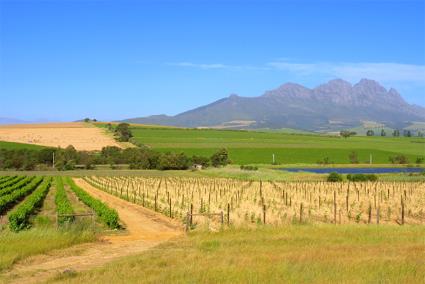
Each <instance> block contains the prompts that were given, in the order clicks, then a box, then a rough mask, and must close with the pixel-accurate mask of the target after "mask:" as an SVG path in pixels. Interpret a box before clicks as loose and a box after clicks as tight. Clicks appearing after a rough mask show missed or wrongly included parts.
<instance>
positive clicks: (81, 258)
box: [3, 179, 183, 283]
mask: <svg viewBox="0 0 425 284" xmlns="http://www.w3.org/2000/svg"><path fill="white" fill-rule="evenodd" d="M74 180H75V183H76V184H77V185H78V186H80V187H82V188H84V189H85V190H86V191H87V192H88V193H89V194H90V195H92V196H94V197H96V198H98V199H100V200H102V201H103V202H105V203H106V204H108V205H109V206H110V207H112V208H114V209H116V210H117V211H118V214H119V216H120V220H121V221H122V223H123V225H124V226H125V228H126V231H127V234H125V235H112V236H105V237H103V238H102V239H101V240H100V242H97V243H94V244H93V243H91V244H82V245H77V246H74V247H71V248H69V249H65V250H59V251H54V252H52V253H49V254H48V255H41V256H35V257H32V258H29V259H26V260H24V261H22V262H20V263H18V264H16V265H15V266H14V267H13V268H12V269H11V271H9V272H7V273H6V274H5V275H3V276H4V277H5V278H4V279H5V280H6V281H7V282H8V283H38V282H43V281H46V280H48V279H50V278H52V277H54V276H56V275H58V274H60V273H63V272H65V271H83V270H88V269H92V268H95V267H100V266H102V265H104V264H105V263H107V262H110V261H112V260H115V259H117V258H121V257H124V256H128V255H133V254H137V253H140V252H143V251H146V250H148V249H150V248H153V247H155V246H156V245H158V244H160V243H162V242H165V241H167V240H170V239H172V238H175V237H178V236H181V235H182V233H183V230H182V225H181V224H179V223H177V222H176V221H174V220H172V219H169V218H167V217H165V216H163V215H160V214H157V213H155V212H152V211H151V210H148V209H146V208H143V207H141V206H139V205H136V204H133V203H130V202H127V201H125V200H122V199H120V198H118V197H115V196H112V195H110V194H108V193H105V192H103V191H101V190H99V189H96V188H94V187H92V186H91V185H89V184H88V183H87V182H85V181H84V180H82V179H74Z"/></svg>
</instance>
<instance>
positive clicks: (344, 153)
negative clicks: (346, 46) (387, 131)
mask: <svg viewBox="0 0 425 284" xmlns="http://www.w3.org/2000/svg"><path fill="white" fill-rule="evenodd" d="M132 131H133V135H134V137H135V138H136V139H137V140H138V141H140V142H141V143H143V144H146V145H149V146H151V147H153V148H154V149H158V150H160V151H182V152H185V153H187V154H189V155H192V154H197V155H204V156H207V155H211V154H212V153H213V152H214V151H216V150H217V149H218V148H220V147H226V148H228V149H229V153H230V158H231V159H232V161H233V162H235V163H237V164H248V163H265V164H266V163H270V162H271V159H272V154H273V153H274V154H275V155H276V160H277V162H279V163H316V162H317V161H318V160H323V158H325V157H329V158H330V160H331V161H332V162H334V163H348V155H349V153H350V152H351V151H356V152H357V153H358V156H359V160H360V162H366V161H368V160H369V155H370V154H373V160H374V162H375V163H381V164H385V163H388V157H389V156H391V155H395V154H397V153H400V154H405V155H407V156H408V157H409V158H410V160H411V161H412V162H414V161H415V160H416V157H417V156H420V155H425V139H420V138H405V137H399V138H393V137H351V138H349V139H345V138H341V137H337V136H319V135H302V134H285V133H274V132H255V131H230V130H211V129H180V128H151V127H149V128H144V127H140V126H137V127H136V126H133V127H132Z"/></svg>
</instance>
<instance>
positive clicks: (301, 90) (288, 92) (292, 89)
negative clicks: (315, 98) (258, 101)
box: [264, 83, 311, 98]
mask: <svg viewBox="0 0 425 284" xmlns="http://www.w3.org/2000/svg"><path fill="white" fill-rule="evenodd" d="M264 96H265V97H275V96H278V97H287V98H309V97H310V96H311V90H310V89H308V88H306V87H304V86H302V85H299V84H296V83H286V84H283V85H281V86H280V87H278V88H277V89H274V90H271V91H267V92H266V93H265V94H264Z"/></svg>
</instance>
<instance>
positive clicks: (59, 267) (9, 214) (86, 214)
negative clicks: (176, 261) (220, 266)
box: [0, 176, 181, 283]
mask: <svg viewBox="0 0 425 284" xmlns="http://www.w3.org/2000/svg"><path fill="white" fill-rule="evenodd" d="M180 228H181V225H180V224H177V223H173V222H172V221H170V220H169V219H168V218H167V217H164V216H161V215H160V214H157V213H154V212H150V211H149V210H146V209H144V208H142V207H141V206H138V205H134V204H131V203H129V202H127V201H124V200H122V199H119V198H117V197H114V196H112V195H109V194H107V193H104V192H102V191H100V190H98V189H95V188H93V187H91V186H90V185H88V184H87V183H85V182H84V181H83V180H80V179H75V180H74V179H71V178H70V177H66V178H62V177H59V176H56V177H54V178H52V177H42V176H0V283H3V282H5V283H35V282H40V281H42V280H47V279H49V278H51V277H53V276H55V275H56V273H58V272H60V271H63V270H66V269H74V270H84V269H90V268H93V267H98V266H100V265H103V264H105V263H107V262H109V261H111V260H113V259H116V258H119V257H123V256H128V255H131V254H135V253H137V252H142V251H145V250H147V249H149V248H152V247H153V246H155V245H157V244H159V243H161V242H164V241H166V240H168V239H170V238H172V237H175V236H179V235H180V234H181V230H180ZM97 240H100V242H96V241H97ZM82 243H85V244H82ZM75 245H78V246H76V247H73V248H70V247H71V246H75ZM46 253H49V255H45V254H46ZM43 254H44V255H43ZM36 255H39V256H36ZM29 257H32V258H31V259H29V260H28V258H29ZM21 261H23V262H22V263H21Z"/></svg>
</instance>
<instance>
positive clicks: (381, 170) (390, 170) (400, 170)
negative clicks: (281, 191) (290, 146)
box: [279, 168, 425, 174]
mask: <svg viewBox="0 0 425 284" xmlns="http://www.w3.org/2000/svg"><path fill="white" fill-rule="evenodd" d="M279 170H281V171H288V172H309V173H316V174H329V173H332V172H336V173H339V174H391V173H421V172H423V171H425V168H284V169H279Z"/></svg>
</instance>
